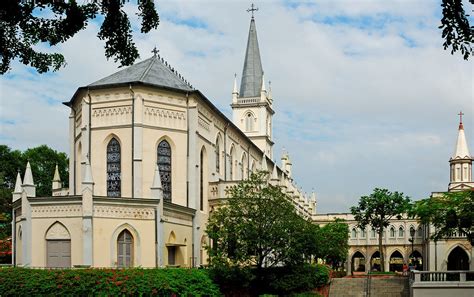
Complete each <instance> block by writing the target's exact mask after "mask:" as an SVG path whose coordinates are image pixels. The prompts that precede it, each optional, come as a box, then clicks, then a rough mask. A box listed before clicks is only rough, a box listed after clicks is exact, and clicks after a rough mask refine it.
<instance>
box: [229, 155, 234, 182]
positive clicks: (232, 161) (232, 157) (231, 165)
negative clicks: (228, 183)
mask: <svg viewBox="0 0 474 297" xmlns="http://www.w3.org/2000/svg"><path fill="white" fill-rule="evenodd" d="M229 170H230V171H229V173H230V180H233V179H234V147H232V148H231V149H230V154H229Z"/></svg>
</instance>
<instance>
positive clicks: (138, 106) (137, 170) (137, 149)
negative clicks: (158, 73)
mask: <svg viewBox="0 0 474 297" xmlns="http://www.w3.org/2000/svg"><path fill="white" fill-rule="evenodd" d="M134 104H135V106H134V113H135V114H134V134H133V146H134V149H133V177H132V178H133V197H136V198H141V197H142V196H143V189H142V186H143V185H142V174H143V172H142V170H143V163H142V162H143V127H142V124H143V98H142V96H140V95H137V96H136V98H135V100H134Z"/></svg>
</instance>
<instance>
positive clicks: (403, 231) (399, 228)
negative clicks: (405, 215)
mask: <svg viewBox="0 0 474 297" xmlns="http://www.w3.org/2000/svg"><path fill="white" fill-rule="evenodd" d="M400 230H401V234H402V235H400ZM397 237H398V238H403V237H405V227H404V226H403V225H400V226H398V229H397Z"/></svg>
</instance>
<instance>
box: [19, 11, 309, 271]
mask: <svg viewBox="0 0 474 297" xmlns="http://www.w3.org/2000/svg"><path fill="white" fill-rule="evenodd" d="M229 97H230V96H229ZM229 99H230V98H229ZM229 103H231V106H232V110H233V119H232V120H229V119H228V118H227V117H226V116H225V115H224V114H223V113H222V112H221V111H220V110H219V109H218V108H217V107H216V106H215V105H214V104H213V103H212V101H211V99H209V98H207V97H206V95H204V94H203V93H202V92H200V91H199V90H198V89H195V88H193V87H192V86H191V84H190V83H189V82H188V81H187V80H186V79H184V78H183V76H182V75H181V74H179V73H178V71H177V70H176V69H174V68H173V67H172V66H171V65H170V64H169V63H168V62H167V61H166V60H165V59H164V58H163V57H160V55H158V53H157V51H156V50H154V53H153V56H152V57H150V58H148V59H146V60H144V61H141V62H139V63H137V64H134V65H132V66H130V67H128V68H125V69H123V70H120V71H118V72H116V73H114V74H112V75H110V76H107V77H105V78H102V79H100V80H98V81H96V82H93V83H91V84H89V85H87V86H83V87H80V88H78V89H77V91H76V92H75V93H74V95H73V96H72V98H71V99H70V100H69V101H68V102H65V103H64V104H65V105H66V106H67V107H69V109H70V116H69V147H70V150H69V188H67V189H66V188H62V185H61V177H60V176H59V173H58V171H57V170H56V173H55V175H54V181H53V184H52V190H53V191H52V193H53V195H52V196H51V197H36V194H35V184H34V172H32V171H31V168H30V166H29V164H28V165H27V168H26V172H25V175H24V177H23V179H22V178H21V177H20V176H19V175H18V176H17V181H16V186H15V190H14V193H13V232H12V233H13V236H12V241H13V264H14V265H17V266H25V267H164V266H181V267H195V266H199V265H204V264H206V262H207V255H206V251H205V248H204V247H205V245H207V244H208V243H209V240H208V238H207V237H206V234H205V229H206V222H207V220H208V217H209V214H210V213H211V212H212V211H213V209H214V207H216V206H217V205H219V203H220V202H221V201H222V200H223V199H225V198H226V190H227V189H228V188H229V187H231V186H234V185H236V184H237V183H238V182H239V181H240V180H242V179H245V178H247V177H248V176H249V174H250V173H251V172H254V171H256V170H265V171H268V172H269V182H270V183H272V184H275V185H280V186H281V187H282V189H283V190H284V191H285V192H286V193H288V194H289V195H290V197H291V198H292V202H293V203H294V205H295V206H296V209H297V211H298V213H299V214H300V215H301V216H303V217H305V218H312V217H313V216H314V215H315V214H316V196H315V194H314V193H313V194H312V195H311V196H308V195H306V194H304V193H302V191H301V190H300V189H298V188H297V187H296V186H294V182H293V178H292V163H291V160H290V158H289V156H288V154H284V155H283V156H282V157H281V165H280V166H279V165H277V164H276V163H275V162H274V161H273V160H274V159H273V158H274V152H273V144H274V142H273V136H272V118H273V115H274V114H275V112H274V109H273V104H274V99H273V96H272V93H271V89H270V86H269V85H268V88H267V85H266V83H265V80H264V75H263V67H262V62H261V57H260V51H259V45H258V39H257V30H256V25H255V19H254V17H253V16H252V19H251V21H250V29H249V35H248V42H247V49H246V53H245V60H244V66H243V71H242V79H241V83H240V90H239V88H238V87H237V78H235V82H234V89H233V92H232V100H229Z"/></svg>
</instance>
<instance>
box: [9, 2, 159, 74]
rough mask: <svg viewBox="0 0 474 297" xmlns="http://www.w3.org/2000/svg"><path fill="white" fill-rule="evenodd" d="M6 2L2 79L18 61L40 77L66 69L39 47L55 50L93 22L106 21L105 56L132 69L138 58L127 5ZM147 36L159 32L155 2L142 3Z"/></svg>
mask: <svg viewBox="0 0 474 297" xmlns="http://www.w3.org/2000/svg"><path fill="white" fill-rule="evenodd" d="M78 2H80V1H53V0H27V1H18V0H3V1H2V9H1V10H0V55H1V62H0V73H1V74H4V73H6V72H7V71H8V70H9V69H10V64H11V62H12V61H13V60H14V59H17V58H18V59H19V60H20V62H21V63H23V64H25V65H30V66H32V67H34V68H36V69H37V71H38V72H39V73H43V72H47V71H50V70H54V71H56V70H58V69H59V68H60V67H62V66H64V65H65V64H66V62H65V59H64V56H63V55H62V54H59V53H46V52H40V51H37V50H36V49H35V47H36V46H38V45H41V44H47V45H49V46H55V45H58V44H59V43H63V42H65V41H67V40H68V39H69V38H71V37H73V36H74V35H75V34H76V33H78V32H79V31H81V30H83V29H85V28H86V27H87V25H88V22H89V21H90V20H93V19H95V18H96V17H97V16H99V15H100V16H102V17H104V20H103V22H102V25H101V27H100V30H99V33H98V35H97V36H98V37H99V39H101V40H105V56H106V57H107V58H111V57H113V58H114V60H115V61H120V63H121V66H126V65H131V64H133V62H134V61H135V60H136V59H137V58H138V56H139V55H138V50H137V48H136V46H135V43H134V42H133V39H132V35H131V32H132V29H131V26H130V21H129V19H128V16H127V14H126V13H125V11H124V10H123V6H124V2H125V1H123V0H107V1H106V0H103V1H84V4H78ZM138 3H139V4H138V11H139V13H138V16H139V17H140V18H141V32H142V33H148V32H149V31H150V30H151V29H156V28H157V27H158V24H159V17H158V14H157V12H156V10H155V5H154V2H153V0H140V1H138Z"/></svg>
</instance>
